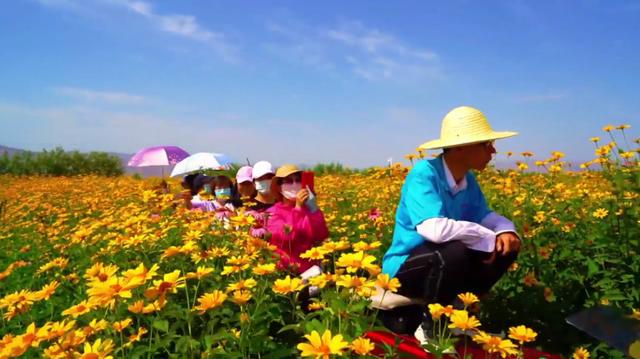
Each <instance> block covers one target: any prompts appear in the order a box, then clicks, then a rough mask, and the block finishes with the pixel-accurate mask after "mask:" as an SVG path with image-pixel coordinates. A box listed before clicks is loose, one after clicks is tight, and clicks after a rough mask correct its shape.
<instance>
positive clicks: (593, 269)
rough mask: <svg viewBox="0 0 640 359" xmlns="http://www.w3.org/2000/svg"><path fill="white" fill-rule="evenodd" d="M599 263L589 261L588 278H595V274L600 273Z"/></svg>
mask: <svg viewBox="0 0 640 359" xmlns="http://www.w3.org/2000/svg"><path fill="white" fill-rule="evenodd" d="M599 269H600V268H599V267H598V263H596V262H595V261H594V260H593V259H587V278H591V277H593V275H594V274H596V273H598V270H599Z"/></svg>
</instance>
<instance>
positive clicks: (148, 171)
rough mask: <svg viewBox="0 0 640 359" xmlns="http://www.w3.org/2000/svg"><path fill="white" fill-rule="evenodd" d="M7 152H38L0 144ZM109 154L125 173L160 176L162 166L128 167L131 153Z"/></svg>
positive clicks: (1, 148) (167, 171)
mask: <svg viewBox="0 0 640 359" xmlns="http://www.w3.org/2000/svg"><path fill="white" fill-rule="evenodd" d="M5 152H6V153H7V154H8V155H9V157H11V156H13V155H15V154H16V153H23V152H33V153H38V151H26V150H22V149H19V148H13V147H7V146H3V145H0V156H2V155H3V154H4V153H5ZM107 153H108V154H110V155H114V156H117V157H118V158H120V162H121V163H122V168H123V169H124V171H125V173H127V174H135V173H137V174H139V175H141V176H142V177H160V176H162V173H163V172H162V171H163V169H162V168H156V167H129V166H127V163H128V162H129V159H130V158H131V156H133V154H126V153H116V152H107ZM169 174H171V167H166V168H165V169H164V175H165V176H167V177H168V176H169Z"/></svg>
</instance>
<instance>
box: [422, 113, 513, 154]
mask: <svg viewBox="0 0 640 359" xmlns="http://www.w3.org/2000/svg"><path fill="white" fill-rule="evenodd" d="M517 134H518V133H517V132H511V131H500V132H498V131H494V130H493V129H491V126H490V125H489V122H488V121H487V118H486V117H485V116H484V114H483V113H482V112H481V111H480V110H478V109H476V108H473V107H469V106H460V107H456V108H454V109H453V110H451V111H450V112H449V113H448V114H447V115H446V116H445V117H444V118H443V119H442V127H441V128H440V138H439V139H437V140H432V141H428V142H425V143H423V144H421V145H420V146H419V147H418V148H419V149H423V150H434V149H437V148H449V147H457V146H463V145H471V144H474V143H481V142H486V141H493V140H497V139H501V138H507V137H512V136H515V135H517Z"/></svg>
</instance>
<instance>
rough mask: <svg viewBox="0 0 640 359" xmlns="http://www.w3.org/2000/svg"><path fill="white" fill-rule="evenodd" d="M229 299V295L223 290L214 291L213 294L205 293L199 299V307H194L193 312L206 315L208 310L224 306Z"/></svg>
mask: <svg viewBox="0 0 640 359" xmlns="http://www.w3.org/2000/svg"><path fill="white" fill-rule="evenodd" d="M226 299H227V295H226V294H225V293H224V292H223V291H221V290H214V291H213V292H211V293H205V294H203V295H202V296H201V297H200V298H198V303H200V304H199V305H196V306H194V307H193V310H199V311H200V314H204V312H206V311H207V310H210V309H214V308H217V307H219V306H220V305H222V303H224V301H225V300H226Z"/></svg>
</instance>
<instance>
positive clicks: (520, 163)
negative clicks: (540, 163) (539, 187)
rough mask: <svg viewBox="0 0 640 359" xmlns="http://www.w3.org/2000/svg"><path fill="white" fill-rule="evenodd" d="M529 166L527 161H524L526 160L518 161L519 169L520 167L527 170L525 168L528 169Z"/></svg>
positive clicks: (521, 169)
mask: <svg viewBox="0 0 640 359" xmlns="http://www.w3.org/2000/svg"><path fill="white" fill-rule="evenodd" d="M528 168H529V165H527V164H526V163H524V162H518V169H519V170H520V171H525V170H527V169H528Z"/></svg>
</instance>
